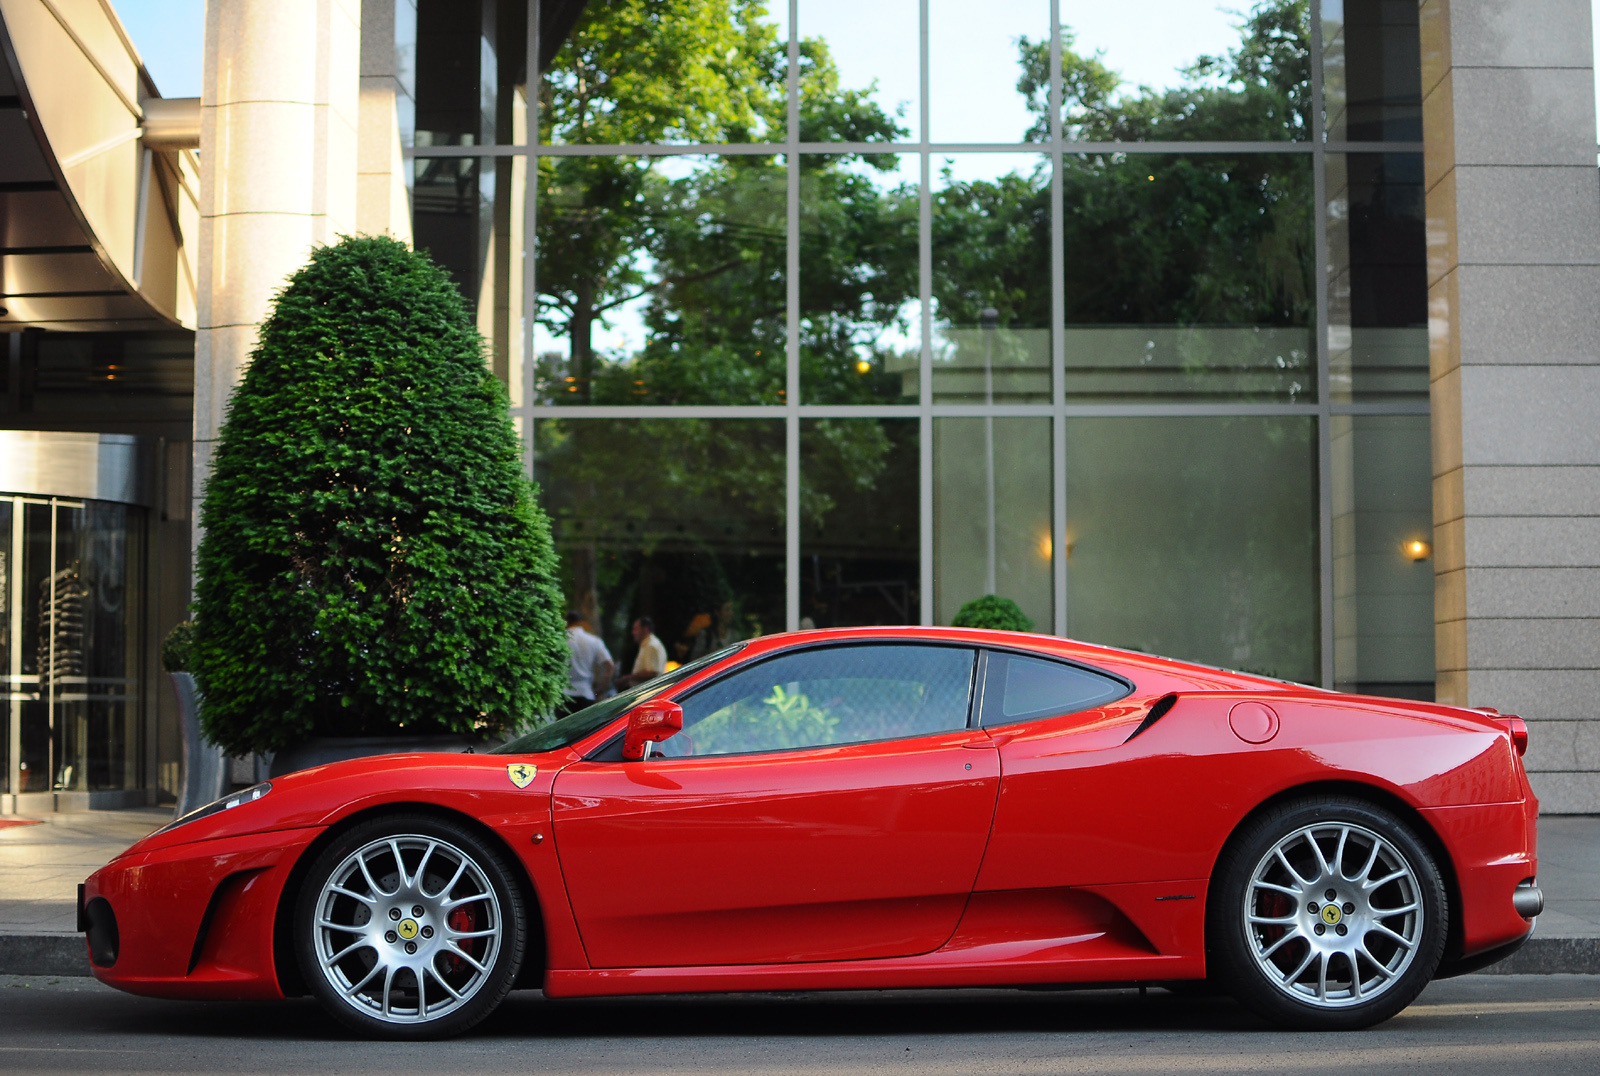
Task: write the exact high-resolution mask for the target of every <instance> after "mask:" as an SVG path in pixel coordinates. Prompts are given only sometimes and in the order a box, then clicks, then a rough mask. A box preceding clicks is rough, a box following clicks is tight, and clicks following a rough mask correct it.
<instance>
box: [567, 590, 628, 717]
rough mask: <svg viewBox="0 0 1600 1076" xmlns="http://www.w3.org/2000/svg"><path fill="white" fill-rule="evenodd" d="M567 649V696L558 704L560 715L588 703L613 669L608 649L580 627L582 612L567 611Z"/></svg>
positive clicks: (581, 625) (598, 693) (606, 680)
mask: <svg viewBox="0 0 1600 1076" xmlns="http://www.w3.org/2000/svg"><path fill="white" fill-rule="evenodd" d="M567 651H568V653H569V654H570V655H571V661H572V664H571V667H570V668H569V670H568V671H567V697H566V700H565V701H563V702H562V704H561V712H560V716H562V717H565V716H567V715H568V714H571V713H576V712H578V711H579V710H581V709H583V708H584V707H585V706H592V705H593V704H594V700H595V699H597V698H599V697H600V695H601V694H602V693H603V692H604V691H605V690H606V688H607V687H609V686H610V685H611V674H612V673H613V672H615V671H616V669H617V666H616V663H615V662H613V661H612V660H611V651H609V650H607V649H606V644H605V643H604V642H602V641H601V640H600V637H599V636H598V635H593V634H590V633H589V632H588V631H586V630H585V629H584V626H583V614H582V613H579V612H578V611H577V610H573V611H572V612H570V613H568V614H567Z"/></svg>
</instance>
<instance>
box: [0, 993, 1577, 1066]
mask: <svg viewBox="0 0 1600 1076" xmlns="http://www.w3.org/2000/svg"><path fill="white" fill-rule="evenodd" d="M1402 1069H1404V1070H1405V1071H1406V1072H1407V1073H1412V1072H1440V1073H1446V1072H1448V1073H1452V1074H1455V1073H1480V1072H1481V1073H1486V1074H1488V1073H1492V1074H1494V1076H1506V1074H1507V1073H1508V1072H1512V1073H1515V1072H1521V1073H1538V1074H1539V1076H1553V1074H1557V1073H1569V1072H1570V1073H1585V1074H1590V1076H1592V1074H1593V1073H1596V1072H1600V977H1597V976H1575V975H1533V976H1468V977H1466V978H1462V979H1454V980H1450V981H1448V982H1442V983H1435V984H1434V985H1433V986H1431V987H1429V988H1428V990H1427V991H1426V992H1424V994H1423V995H1422V997H1421V998H1419V999H1418V1001H1417V1003H1416V1004H1414V1005H1413V1006H1412V1007H1411V1008H1410V1009H1408V1010H1407V1011H1406V1012H1405V1013H1403V1014H1401V1015H1400V1016H1399V1017H1397V1018H1395V1019H1394V1020H1392V1021H1390V1022H1389V1023H1388V1024H1385V1025H1384V1026H1382V1027H1380V1028H1376V1029H1373V1030H1371V1031H1365V1032H1353V1033H1348V1034H1335V1035H1311V1034H1293V1033H1285V1032H1280V1031H1275V1030H1272V1029H1270V1028H1267V1027H1266V1026H1265V1025H1263V1024H1261V1023H1260V1022H1259V1021H1257V1020H1256V1019H1255V1018H1253V1017H1251V1016H1250V1015H1249V1014H1247V1013H1245V1012H1244V1011H1242V1010H1241V1009H1239V1008H1238V1007H1237V1006H1235V1005H1234V1004H1233V1003H1232V1002H1231V1001H1227V1000H1222V999H1193V998H1186V997H1179V996H1175V995H1172V994H1168V993H1166V992H1165V991H1162V990H1157V989H1151V990H1150V991H1149V993H1148V995H1147V996H1145V997H1141V996H1140V994H1139V992H1138V991H1137V990H1107V991H1094V992H1063V993H1055V992H1048V993H1047V992H1023V991H968V992H959V993H938V994H919V993H911V992H893V993H852V994H845V995H819V994H792V995H784V996H767V995H755V996H739V997H733V998H704V997H701V998H674V999H668V1000H633V999H626V1000H607V1001H599V1002H547V1001H545V1000H543V998H541V997H540V995H538V994H537V993H521V994H513V995H512V997H511V1000H510V1001H509V1002H507V1004H506V1005H505V1006H504V1007H503V1008H501V1010H500V1011H499V1012H498V1013H496V1014H495V1016H494V1017H492V1018H491V1019H490V1020H489V1021H488V1022H486V1023H485V1024H483V1025H481V1026H480V1027H479V1028H478V1029H477V1030H476V1031H474V1032H473V1033H472V1034H471V1035H469V1036H467V1037H465V1038H461V1039H457V1040H454V1041H451V1042H442V1043H420V1044H408V1045H401V1044H393V1043H372V1042H363V1041H358V1040H352V1039H351V1038H349V1037H348V1036H347V1035H345V1034H343V1033H342V1032H341V1031H340V1030H339V1028H338V1027H337V1026H336V1025H334V1024H333V1023H331V1022H330V1021H329V1020H327V1019H326V1018H324V1017H323V1016H322V1014H321V1013H320V1012H319V1011H318V1010H317V1008H316V1007H315V1005H313V1004H310V1003H305V1002H286V1003H282V1004H271V1005H267V1004H251V1005H245V1004H234V1003H224V1002H213V1003H201V1002H167V1001H153V1000H148V999H144V998H135V997H129V996H127V995H124V994H119V993H116V992H114V991H112V990H109V989H107V988H105V987H102V986H100V985H99V984H97V983H95V982H93V980H88V979H46V978H35V977H26V978H25V977H0V1073H7V1074H10V1073H54V1072H63V1073H64V1072H71V1073H84V1072H131V1073H143V1072H162V1073H167V1072H207V1073H225V1074H227V1076H245V1074H250V1073H315V1074H318V1076H332V1074H336V1073H368V1072H370V1073H395V1072H417V1073H425V1074H428V1076H445V1074H449V1073H501V1072H504V1073H519V1074H528V1073H567V1072H571V1073H708V1072H727V1073H739V1074H743V1073H753V1074H760V1076H766V1074H779V1073H784V1074H786V1073H813V1072H815V1073H830V1074H834V1073H840V1074H858V1073H859V1074H877V1073H950V1074H953V1076H954V1074H962V1076H964V1074H968V1073H1024V1074H1029V1076H1032V1074H1045V1073H1115V1074H1119V1076H1120V1074H1138V1073H1162V1074H1166V1073H1171V1072H1177V1071H1184V1072H1201V1073H1232V1072H1268V1073H1293V1074H1296V1076H1300V1074H1312V1073H1338V1074H1339V1076H1350V1074H1352V1073H1358V1072H1373V1073H1378V1072H1382V1073H1392V1072H1396V1071H1400V1070H1402Z"/></svg>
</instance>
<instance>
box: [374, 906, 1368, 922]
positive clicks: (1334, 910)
mask: <svg viewBox="0 0 1600 1076" xmlns="http://www.w3.org/2000/svg"><path fill="white" fill-rule="evenodd" d="M1343 918H1344V914H1343V913H1342V912H1340V911H1339V906H1338V905H1337V904H1324V905H1323V906H1322V921H1323V922H1324V923H1326V924H1328V925H1329V926H1330V927H1331V926H1333V925H1334V924H1336V923H1338V922H1339V920H1341V919H1343ZM409 921H410V920H407V922H409ZM401 925H402V926H404V924H401Z"/></svg>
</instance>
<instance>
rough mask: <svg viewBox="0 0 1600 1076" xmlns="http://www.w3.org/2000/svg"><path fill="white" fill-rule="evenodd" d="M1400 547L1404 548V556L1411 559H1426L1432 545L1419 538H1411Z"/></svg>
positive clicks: (1431, 550)
mask: <svg viewBox="0 0 1600 1076" xmlns="http://www.w3.org/2000/svg"><path fill="white" fill-rule="evenodd" d="M1402 548H1403V549H1404V550H1405V552H1406V556H1408V557H1410V558H1411V559H1412V560H1427V559H1428V556H1429V554H1431V553H1432V552H1433V546H1431V545H1429V544H1428V543H1427V542H1424V541H1423V540H1422V539H1421V538H1413V539H1411V540H1410V541H1408V542H1406V543H1405V545H1404V546H1403V547H1402Z"/></svg>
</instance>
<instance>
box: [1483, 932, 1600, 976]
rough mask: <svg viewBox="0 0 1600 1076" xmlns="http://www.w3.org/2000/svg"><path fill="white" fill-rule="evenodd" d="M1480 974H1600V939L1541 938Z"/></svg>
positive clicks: (1533, 939)
mask: <svg viewBox="0 0 1600 1076" xmlns="http://www.w3.org/2000/svg"><path fill="white" fill-rule="evenodd" d="M1474 974H1477V975H1600V938H1541V937H1538V936H1537V935H1535V936H1534V937H1532V938H1529V939H1528V942H1527V944H1526V945H1524V946H1523V947H1522V948H1521V949H1518V950H1517V951H1516V952H1514V953H1512V954H1511V955H1510V956H1508V957H1506V958H1505V959H1504V960H1502V961H1500V963H1498V964H1490V965H1489V966H1488V967H1487V968H1484V969H1482V970H1481V971H1478V972H1475V973H1474Z"/></svg>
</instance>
